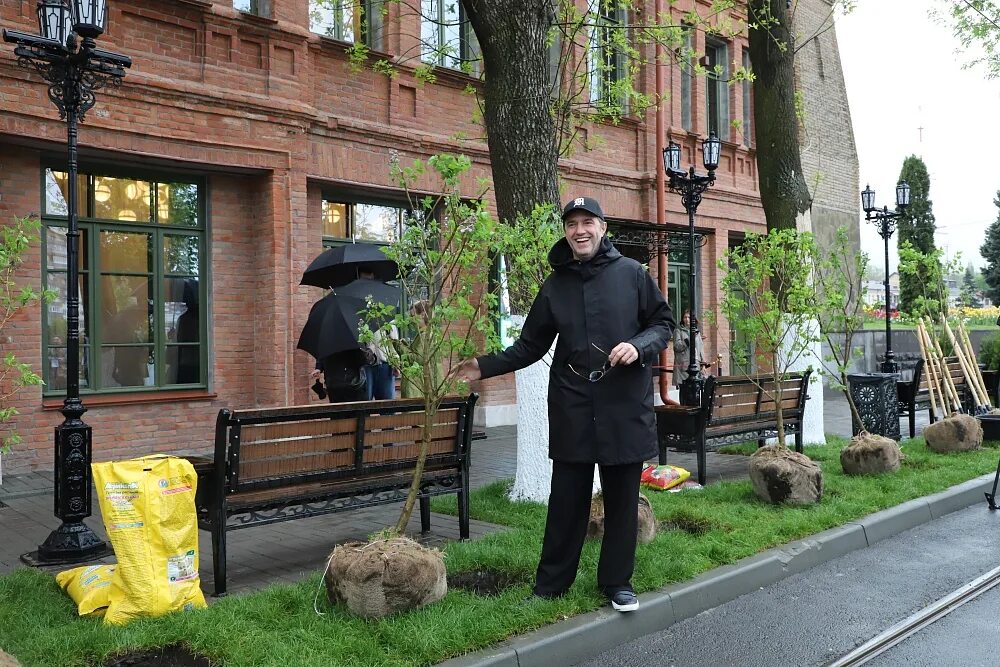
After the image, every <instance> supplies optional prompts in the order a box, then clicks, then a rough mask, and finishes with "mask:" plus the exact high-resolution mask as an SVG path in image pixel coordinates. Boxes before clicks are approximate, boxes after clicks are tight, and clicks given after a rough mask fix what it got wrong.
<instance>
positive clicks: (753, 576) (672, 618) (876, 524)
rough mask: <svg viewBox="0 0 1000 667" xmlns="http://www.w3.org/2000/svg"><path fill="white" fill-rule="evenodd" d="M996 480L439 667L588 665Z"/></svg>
mask: <svg viewBox="0 0 1000 667" xmlns="http://www.w3.org/2000/svg"><path fill="white" fill-rule="evenodd" d="M994 477H995V473H992V472H991V473H986V474H984V475H981V476H979V477H976V478H974V479H971V480H967V481H965V482H962V483H961V484H956V485H955V486H952V487H950V488H948V489H945V490H944V491H939V492H937V493H933V494H931V495H928V496H924V497H922V498H916V499H914V500H909V501H906V502H904V503H902V504H900V505H896V506H895V507H890V508H888V509H885V510H882V511H879V512H875V513H874V514H869V515H868V516H865V517H862V518H860V519H856V520H854V521H849V522H847V523H846V524H844V525H842V526H838V527H836V528H831V529H829V530H825V531H823V532H820V533H816V534H815V535H810V536H808V537H805V538H802V539H799V540H794V541H792V542H789V543H787V544H784V545H782V546H779V547H774V548H772V549H768V550H767V551H764V552H761V553H759V554H756V555H754V556H749V557H747V558H744V559H743V560H740V561H738V562H736V563H733V564H731V565H723V566H722V567H718V568H715V569H713V570H709V571H707V572H704V573H702V574H700V575H698V576H697V577H695V578H694V579H691V580H688V581H685V582H682V583H677V584H671V585H669V586H666V587H665V588H662V589H660V590H658V591H653V592H650V593H644V594H642V595H640V596H639V600H640V603H641V607H640V610H639V612H638V613H633V614H620V613H618V612H615V611H613V610H611V609H610V607H604V608H602V609H599V610H597V611H593V612H589V613H586V614H581V615H579V616H574V617H573V618H571V619H569V620H567V621H561V622H559V623H553V624H552V625H548V626H545V627H544V628H540V629H539V630H535V631H533V632H529V633H526V634H524V635H518V636H517V637H513V638H511V639H508V640H506V641H503V642H500V643H498V644H495V645H493V646H491V647H488V648H485V649H482V650H479V651H476V652H473V653H468V654H466V655H463V656H459V657H457V658H452V659H450V660H446V661H444V662H442V663H439V666H438V667H536V666H537V667H551V665H556V664H563V665H568V664H574V663H576V662H580V661H583V660H586V659H588V658H591V657H593V656H595V655H598V654H599V653H602V652H603V651H606V650H607V649H608V648H611V647H613V646H617V645H619V644H623V643H626V642H630V641H632V640H634V639H637V638H639V637H642V636H644V635H648V634H650V633H653V632H658V631H660V630H664V629H666V628H668V627H670V626H671V625H673V624H674V623H677V622H678V621H682V620H684V619H686V618H691V617H693V616H696V615H697V614H700V613H701V612H703V611H706V610H708V609H712V608H713V607H717V606H719V605H721V604H724V603H726V602H729V601H731V600H735V599H736V598H738V597H740V596H742V595H745V594H747V593H750V592H752V591H755V590H757V589H759V588H763V587H764V586H770V585H771V584H774V583H776V582H778V581H781V580H782V579H785V578H787V577H790V576H792V575H793V574H798V573H800V572H804V571H806V570H808V569H810V568H812V567H815V566H816V565H820V564H822V563H826V562H828V561H831V560H834V559H835V558H839V557H840V556H843V555H845V554H848V553H850V552H852V551H856V550H858V549H864V548H866V547H869V546H872V545H873V544H875V543H877V542H880V541H882V540H884V539H887V538H889V537H892V536H894V535H897V534H899V533H902V532H904V531H906V530H909V529H911V528H914V527H916V526H920V525H922V524H925V523H928V522H930V521H933V520H934V519H938V518H941V517H943V516H945V515H946V514H949V513H951V512H955V511H957V510H961V509H964V508H966V507H969V506H971V505H974V504H975V503H977V502H982V501H984V500H985V498H984V496H983V494H984V493H985V492H986V491H988V490H989V489H990V488H991V487H992V484H993V479H994Z"/></svg>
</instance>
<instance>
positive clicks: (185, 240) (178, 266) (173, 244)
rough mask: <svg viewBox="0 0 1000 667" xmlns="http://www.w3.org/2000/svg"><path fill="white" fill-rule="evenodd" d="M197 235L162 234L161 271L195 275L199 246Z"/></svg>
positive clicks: (196, 273)
mask: <svg viewBox="0 0 1000 667" xmlns="http://www.w3.org/2000/svg"><path fill="white" fill-rule="evenodd" d="M198 241H199V239H198V237H197V236H181V235H179V234H165V235H164V236H163V272H164V273H181V274H187V275H192V276H197V275H198V274H199V273H200V272H199V271H198V267H199V261H198V260H199V257H200V252H201V248H200V246H199V243H198Z"/></svg>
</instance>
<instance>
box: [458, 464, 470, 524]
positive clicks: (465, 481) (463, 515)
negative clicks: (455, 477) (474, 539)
mask: <svg viewBox="0 0 1000 667" xmlns="http://www.w3.org/2000/svg"><path fill="white" fill-rule="evenodd" d="M458 536H459V537H460V538H461V539H463V540H467V539H469V474H468V471H466V472H465V473H463V474H462V489H461V491H459V492H458Z"/></svg>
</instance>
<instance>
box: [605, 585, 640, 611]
mask: <svg viewBox="0 0 1000 667" xmlns="http://www.w3.org/2000/svg"><path fill="white" fill-rule="evenodd" d="M611 606H612V607H614V609H615V611H621V612H626V611H635V610H636V609H638V608H639V598H638V597H636V595H635V593H634V592H633V591H630V590H627V589H626V590H623V591H618V592H617V593H615V594H614V595H612V596H611Z"/></svg>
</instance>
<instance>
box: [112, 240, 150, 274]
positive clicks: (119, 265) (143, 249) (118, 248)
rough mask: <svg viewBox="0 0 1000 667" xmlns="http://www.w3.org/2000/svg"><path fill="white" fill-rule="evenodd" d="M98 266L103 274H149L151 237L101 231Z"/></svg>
mask: <svg viewBox="0 0 1000 667" xmlns="http://www.w3.org/2000/svg"><path fill="white" fill-rule="evenodd" d="M98 266H100V268H101V271H102V272H104V273H112V272H115V273H118V272H121V273H149V272H150V271H151V270H152V267H153V244H152V235H151V234H142V233H133V232H108V231H102V232H101V246H100V261H99V263H98Z"/></svg>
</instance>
